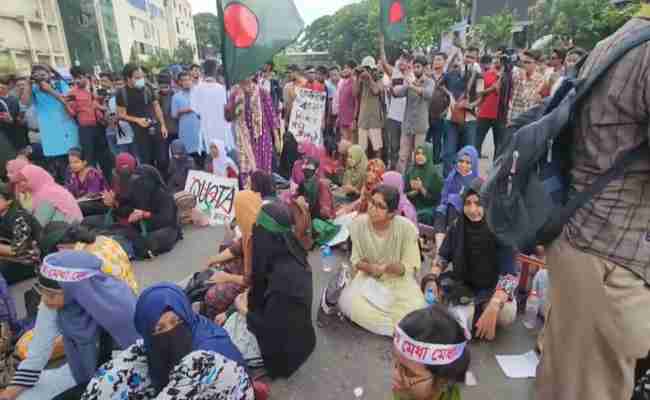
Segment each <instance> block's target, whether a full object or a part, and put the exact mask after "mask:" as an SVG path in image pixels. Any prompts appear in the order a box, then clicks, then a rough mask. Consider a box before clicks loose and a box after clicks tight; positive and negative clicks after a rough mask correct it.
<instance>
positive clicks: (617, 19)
mask: <svg viewBox="0 0 650 400" xmlns="http://www.w3.org/2000/svg"><path fill="white" fill-rule="evenodd" d="M638 8H639V0H634V1H631V2H630V3H629V4H627V5H626V6H624V7H620V6H615V5H613V4H611V2H610V1H609V0H538V1H537V3H536V4H535V5H534V6H533V7H532V8H531V10H530V15H531V19H532V21H533V24H532V26H531V28H530V33H531V39H532V40H535V39H537V38H540V37H542V36H544V35H549V34H551V35H554V36H556V38H557V40H562V41H567V40H569V39H570V40H572V41H573V43H574V44H575V45H577V46H580V47H584V48H587V49H590V48H592V47H593V46H594V45H595V44H596V43H598V41H600V40H602V39H603V38H605V37H607V36H608V35H610V34H612V33H613V32H615V31H616V30H617V29H618V28H620V27H621V26H622V25H623V24H624V23H625V22H626V21H627V20H628V19H630V18H631V17H632V15H634V13H636V12H637V10H638Z"/></svg>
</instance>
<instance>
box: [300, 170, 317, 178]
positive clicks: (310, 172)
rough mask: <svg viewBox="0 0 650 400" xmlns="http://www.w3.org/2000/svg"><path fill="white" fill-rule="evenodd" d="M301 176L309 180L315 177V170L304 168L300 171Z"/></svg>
mask: <svg viewBox="0 0 650 400" xmlns="http://www.w3.org/2000/svg"><path fill="white" fill-rule="evenodd" d="M302 174H303V175H305V179H306V180H309V179H311V178H313V177H314V175H316V170H315V169H311V168H306V169H303V170H302Z"/></svg>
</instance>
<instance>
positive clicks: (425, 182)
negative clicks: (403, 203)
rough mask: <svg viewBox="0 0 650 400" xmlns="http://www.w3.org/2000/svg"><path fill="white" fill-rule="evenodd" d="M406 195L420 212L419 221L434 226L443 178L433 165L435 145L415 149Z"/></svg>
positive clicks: (408, 174)
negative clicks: (435, 210) (435, 211)
mask: <svg viewBox="0 0 650 400" xmlns="http://www.w3.org/2000/svg"><path fill="white" fill-rule="evenodd" d="M404 181H405V184H406V188H405V191H406V195H407V196H408V198H409V200H411V202H412V203H413V205H414V206H415V208H416V209H417V212H418V222H420V223H422V224H426V225H431V226H433V223H434V209H435V207H436V205H438V204H439V202H440V191H441V190H442V179H441V178H440V175H439V174H438V172H437V171H436V168H435V166H434V165H433V146H432V145H431V144H428V143H427V144H425V145H424V146H418V147H417V148H416V149H415V159H414V162H413V165H412V166H411V168H409V170H408V171H407V172H406V176H405V178H404Z"/></svg>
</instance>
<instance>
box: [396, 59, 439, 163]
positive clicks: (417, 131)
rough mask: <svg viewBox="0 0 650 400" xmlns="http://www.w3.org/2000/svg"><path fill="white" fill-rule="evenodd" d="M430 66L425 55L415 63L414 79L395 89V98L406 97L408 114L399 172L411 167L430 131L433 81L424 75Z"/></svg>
mask: <svg viewBox="0 0 650 400" xmlns="http://www.w3.org/2000/svg"><path fill="white" fill-rule="evenodd" d="M428 64H429V62H428V60H427V58H426V57H425V56H423V55H420V56H417V57H415V61H413V77H409V78H407V79H405V81H404V84H403V85H400V86H395V87H394V88H393V95H394V96H395V97H406V112H405V114H404V121H403V122H402V138H401V140H400V149H399V164H398V170H399V171H400V172H401V173H404V172H405V171H406V169H407V167H408V166H409V164H410V162H411V158H412V154H413V151H414V150H415V148H416V147H417V146H421V145H423V144H424V141H425V139H426V135H427V131H428V130H429V107H430V104H431V98H432V97H433V90H434V83H433V80H432V79H430V78H427V77H426V75H424V69H425V67H426V66H427V65H428Z"/></svg>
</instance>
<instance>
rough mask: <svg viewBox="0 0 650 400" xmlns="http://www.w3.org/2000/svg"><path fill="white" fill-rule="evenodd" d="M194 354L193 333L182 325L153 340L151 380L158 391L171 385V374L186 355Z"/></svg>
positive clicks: (150, 366)
mask: <svg viewBox="0 0 650 400" xmlns="http://www.w3.org/2000/svg"><path fill="white" fill-rule="evenodd" d="M191 352H192V331H191V330H190V328H189V327H188V326H187V325H186V324H184V323H182V324H179V325H178V326H176V327H175V328H174V329H172V330H170V331H168V332H165V333H162V334H160V335H155V336H153V337H152V338H151V353H150V354H149V355H148V360H149V369H150V371H151V379H152V380H153V384H154V386H155V388H156V390H157V391H158V392H159V391H161V390H162V389H163V388H164V387H165V386H167V384H168V383H169V374H170V373H171V371H172V370H173V369H174V367H176V365H178V363H180V361H181V360H182V359H183V357H185V356H186V355H188V354H190V353H191Z"/></svg>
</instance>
